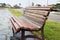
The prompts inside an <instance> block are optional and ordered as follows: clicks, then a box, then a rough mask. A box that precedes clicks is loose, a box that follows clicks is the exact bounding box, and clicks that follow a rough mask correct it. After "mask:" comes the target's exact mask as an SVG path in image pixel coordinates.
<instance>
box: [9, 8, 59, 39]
mask: <svg viewBox="0 0 60 40" xmlns="http://www.w3.org/2000/svg"><path fill="white" fill-rule="evenodd" d="M9 11H10V12H12V14H14V15H15V16H21V15H22V14H21V12H19V11H15V10H13V9H9ZM39 34H40V33H39ZM39 34H38V35H39ZM44 34H45V39H46V40H60V22H55V21H52V20H47V22H46V24H45V28H44Z"/></svg>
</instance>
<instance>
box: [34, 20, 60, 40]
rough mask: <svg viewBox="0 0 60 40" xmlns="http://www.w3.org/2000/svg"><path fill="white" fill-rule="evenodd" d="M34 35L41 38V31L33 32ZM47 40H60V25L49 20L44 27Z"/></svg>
mask: <svg viewBox="0 0 60 40" xmlns="http://www.w3.org/2000/svg"><path fill="white" fill-rule="evenodd" d="M33 34H34V35H37V36H39V37H40V36H41V35H40V34H41V33H40V31H38V33H36V32H33ZM44 35H45V40H60V23H59V22H56V21H52V20H47V21H46V24H45V27H44Z"/></svg>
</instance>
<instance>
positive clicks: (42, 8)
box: [26, 7, 50, 11]
mask: <svg viewBox="0 0 60 40" xmlns="http://www.w3.org/2000/svg"><path fill="white" fill-rule="evenodd" d="M26 9H27V10H47V11H49V10H50V8H49V7H48V8H47V7H37V8H34V7H33V8H31V7H30V8H26Z"/></svg>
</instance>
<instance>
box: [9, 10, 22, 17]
mask: <svg viewBox="0 0 60 40" xmlns="http://www.w3.org/2000/svg"><path fill="white" fill-rule="evenodd" d="M9 11H10V12H11V13H12V14H13V15H14V16H17V17H19V16H21V15H22V13H21V12H19V11H16V10H14V9H9Z"/></svg>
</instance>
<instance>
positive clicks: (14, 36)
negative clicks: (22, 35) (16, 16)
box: [12, 29, 16, 40]
mask: <svg viewBox="0 0 60 40" xmlns="http://www.w3.org/2000/svg"><path fill="white" fill-rule="evenodd" d="M12 31H13V39H14V40H16V33H14V30H13V29H12Z"/></svg>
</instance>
